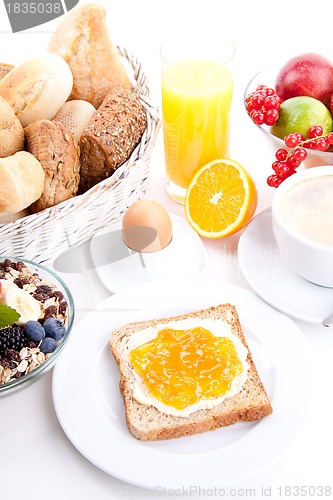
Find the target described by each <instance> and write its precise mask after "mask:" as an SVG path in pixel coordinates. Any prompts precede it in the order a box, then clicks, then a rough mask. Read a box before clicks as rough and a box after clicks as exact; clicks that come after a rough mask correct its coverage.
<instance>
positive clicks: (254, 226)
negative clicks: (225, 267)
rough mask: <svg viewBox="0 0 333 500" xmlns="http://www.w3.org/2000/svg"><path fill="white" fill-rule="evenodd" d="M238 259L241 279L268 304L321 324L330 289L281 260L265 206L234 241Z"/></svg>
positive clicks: (331, 304) (331, 301) (330, 303)
mask: <svg viewBox="0 0 333 500" xmlns="http://www.w3.org/2000/svg"><path fill="white" fill-rule="evenodd" d="M238 262H239V266H240V268H241V270H242V273H243V275H244V277H245V279H246V280H247V281H248V283H249V285H250V286H251V287H252V288H253V290H254V291H255V292H256V293H257V294H258V295H259V297H261V298H262V299H264V300H265V301H266V302H268V304H270V305H272V306H274V307H276V308H277V309H279V311H282V312H284V313H286V314H289V315H290V316H293V317H294V318H297V319H301V320H303V321H307V322H310V323H317V324H318V323H319V324H322V323H323V321H324V319H325V318H326V317H328V316H329V315H330V314H332V312H333V288H325V287H322V286H319V285H315V284H314V283H310V282H309V281H307V280H305V279H304V278H302V277H301V276H299V275H298V274H297V273H295V272H294V271H293V270H292V269H291V268H290V267H289V266H288V265H287V264H286V263H285V262H284V260H283V256H282V253H281V252H280V250H279V249H278V247H277V244H276V241H275V237H274V234H273V229H272V212H271V208H267V209H266V210H264V211H263V212H261V213H260V214H258V215H257V216H256V217H254V219H253V220H252V221H251V222H250V224H249V225H248V226H247V227H246V228H245V230H244V232H243V233H242V235H241V237H240V239H239V243H238Z"/></svg>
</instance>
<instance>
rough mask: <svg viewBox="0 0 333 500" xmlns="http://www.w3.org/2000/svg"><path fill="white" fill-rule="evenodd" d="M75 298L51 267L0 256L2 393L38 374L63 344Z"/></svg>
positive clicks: (47, 367)
mask: <svg viewBox="0 0 333 500" xmlns="http://www.w3.org/2000/svg"><path fill="white" fill-rule="evenodd" d="M73 321H74V302H73V297H72V295H71V292H70V291H69V289H68V287H67V286H66V284H65V283H64V282H63V281H62V279H61V278H60V277H59V276H57V274H56V273H54V272H53V271H52V270H51V269H48V268H46V267H44V266H42V265H40V264H37V263H35V262H32V261H28V260H25V259H16V258H12V257H6V256H0V396H4V395H8V394H11V393H13V392H14V391H18V390H19V389H23V388H24V387H26V386H27V385H28V384H31V383H32V382H33V381H36V380H38V379H39V378H40V377H41V376H42V375H44V374H45V373H46V372H47V371H48V370H49V369H50V368H51V367H52V366H53V365H54V363H55V362H56V360H57V357H58V356H59V355H60V353H61V351H62V350H63V349H64V347H65V345H66V343H67V341H68V338H69V335H70V332H71V329H72V326H73Z"/></svg>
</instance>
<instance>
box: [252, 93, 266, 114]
mask: <svg viewBox="0 0 333 500" xmlns="http://www.w3.org/2000/svg"><path fill="white" fill-rule="evenodd" d="M264 102H265V98H264V97H263V96H261V95H260V94H256V95H254V96H253V97H252V100H251V104H252V106H253V108H254V109H255V110H257V111H259V110H261V108H262V107H263V105H264Z"/></svg>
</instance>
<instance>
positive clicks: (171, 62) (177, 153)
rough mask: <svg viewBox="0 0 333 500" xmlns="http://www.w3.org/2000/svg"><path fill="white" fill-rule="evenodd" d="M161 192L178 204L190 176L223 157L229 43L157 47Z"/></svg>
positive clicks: (195, 39) (187, 40) (180, 40)
mask: <svg viewBox="0 0 333 500" xmlns="http://www.w3.org/2000/svg"><path fill="white" fill-rule="evenodd" d="M160 52H161V58H162V114H163V136H164V154H165V169H166V177H167V186H166V187H167V191H168V193H169V195H170V196H171V198H173V199H174V200H175V201H178V202H179V203H184V198H185V194H186V189H187V187H188V185H189V183H190V181H191V179H192V177H193V175H194V174H195V172H196V171H197V170H198V169H199V168H200V167H202V166H203V165H206V164H207V163H209V162H210V161H212V160H216V159H220V158H223V157H226V156H228V153H229V128H230V109H231V103H232V94H233V79H232V73H231V69H230V66H229V63H230V61H231V60H232V58H233V56H234V52H235V46H234V44H233V42H232V41H231V40H228V39H222V38H219V37H218V36H216V37H215V36H212V35H210V36H208V35H207V36H204V37H203V36H199V34H198V33H196V34H188V33H187V34H185V33H183V34H180V35H173V36H171V37H170V38H168V39H167V40H165V41H164V42H163V44H162V46H161V51H160Z"/></svg>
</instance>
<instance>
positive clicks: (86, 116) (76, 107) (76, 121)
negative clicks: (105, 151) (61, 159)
mask: <svg viewBox="0 0 333 500" xmlns="http://www.w3.org/2000/svg"><path fill="white" fill-rule="evenodd" d="M95 111H96V109H95V108H94V106H93V105H92V104H90V102H88V101H82V100H74V101H67V102H65V104H64V105H63V106H62V108H60V109H59V111H58V113H57V114H56V115H55V117H54V118H53V121H57V122H60V123H62V124H63V125H64V126H65V127H66V128H68V129H69V130H70V131H71V132H72V134H73V137H74V140H75V142H76V144H77V143H78V142H79V140H80V137H81V135H82V132H83V131H84V129H85V128H86V126H87V125H88V122H89V120H90V118H91V117H92V115H93V114H94V113H95Z"/></svg>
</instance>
